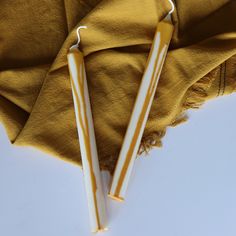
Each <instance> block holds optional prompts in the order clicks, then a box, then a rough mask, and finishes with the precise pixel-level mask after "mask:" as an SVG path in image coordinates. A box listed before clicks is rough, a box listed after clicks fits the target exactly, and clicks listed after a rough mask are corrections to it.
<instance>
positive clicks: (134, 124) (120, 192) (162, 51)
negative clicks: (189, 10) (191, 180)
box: [109, 17, 173, 201]
mask: <svg viewBox="0 0 236 236" xmlns="http://www.w3.org/2000/svg"><path fill="white" fill-rule="evenodd" d="M172 32H173V25H172V23H171V21H170V18H169V17H166V18H165V19H164V20H163V21H161V22H160V23H159V24H158V26H157V30H156V33H155V37H154V40H153V44H152V48H151V51H150V53H149V57H148V62H147V66H146V69H145V72H144V75H143V78H142V81H141V85H140V87H139V91H138V94H137V97H136V101H135V105H134V108H133V111H132V115H131V119H130V121H129V125H128V128H127V130H126V134H125V138H124V141H123V144H122V147H121V151H120V154H119V157H118V162H117V164H116V168H115V172H114V175H113V179H112V184H111V188H110V192H109V196H110V197H111V198H113V199H115V200H119V201H123V200H124V197H125V193H126V189H127V186H128V182H129V179H130V175H131V172H132V169H133V165H134V161H135V158H136V156H137V152H138V149H139V146H140V142H141V138H142V136H143V132H144V128H145V126H146V122H147V119H148V115H149V112H150V108H151V105H152V102H153V98H154V94H155V92H156V88H157V84H158V81H159V77H160V74H161V70H162V66H163V64H164V61H165V57H166V53H167V49H168V45H169V42H170V39H171V37H172Z"/></svg>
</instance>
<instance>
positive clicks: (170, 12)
mask: <svg viewBox="0 0 236 236" xmlns="http://www.w3.org/2000/svg"><path fill="white" fill-rule="evenodd" d="M168 1H169V3H170V4H171V10H170V11H169V15H170V14H172V13H173V12H174V10H175V5H174V3H173V2H172V1H171V0H168Z"/></svg>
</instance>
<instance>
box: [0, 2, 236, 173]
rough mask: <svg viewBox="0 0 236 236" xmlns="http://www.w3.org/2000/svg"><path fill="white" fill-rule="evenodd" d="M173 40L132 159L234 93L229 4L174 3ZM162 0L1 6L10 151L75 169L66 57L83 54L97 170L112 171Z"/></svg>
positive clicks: (234, 14)
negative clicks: (73, 50) (40, 154)
mask: <svg viewBox="0 0 236 236" xmlns="http://www.w3.org/2000/svg"><path fill="white" fill-rule="evenodd" d="M175 7H176V9H175V12H174V13H173V18H172V20H173V24H174V27H175V30H174V34H173V38H172V40H171V44H170V48H169V51H168V54H167V58H166V62H165V64H164V67H163V71H162V73H161V77H160V81H159V84H158V88H157V91H156V94H155V98H154V101H153V104H152V108H151V112H150V115H149V118H148V122H147V126H146V128H145V132H144V135H143V138H142V143H141V146H140V151H139V153H142V152H143V151H148V150H149V149H151V148H152V147H155V146H161V140H162V138H163V136H164V135H165V133H166V130H167V129H168V127H170V126H176V125H178V124H180V123H182V122H183V121H186V120H187V116H186V110H187V109H190V108H199V107H200V106H201V105H202V104H203V103H204V102H205V101H207V100H209V99H213V98H216V97H218V96H222V95H227V94H231V93H233V92H235V90H236V69H235V65H236V56H235V54H236V2H235V1H230V0H214V1H212V0H198V1H195V0H176V1H175ZM170 8H171V6H170V4H169V2H168V1H167V0H84V1H79V0H66V1H59V0H51V1H46V0H42V1H36V0H18V1H14V0H3V1H1V3H0V120H1V122H2V123H3V125H4V127H5V129H6V131H7V134H8V137H9V139H10V141H11V142H12V143H13V144H15V145H21V146H33V147H35V148H37V149H40V150H42V151H45V152H47V153H50V154H52V155H53V156H55V157H58V158H61V159H63V160H66V161H70V162H72V163H74V164H78V165H81V158H80V149H79V142H78V136H77V131H76V122H75V114H74V107H73V106H74V105H73V100H72V92H71V86H70V81H69V72H68V65H67V58H66V54H67V52H68V49H69V47H70V46H71V45H72V44H74V43H75V42H76V40H77V36H76V28H77V27H78V26H80V25H86V26H87V27H88V29H86V30H85V29H84V30H81V31H80V35H81V44H80V49H81V50H82V51H83V53H84V56H85V66H86V72H87V79H88V86H89V92H90V98H91V106H92V113H93V118H94V126H95V133H96V141H97V147H98V154H99V161H100V165H101V168H102V169H106V170H109V171H110V172H111V173H112V171H113V170H114V166H115V163H116V161H117V158H118V154H119V150H120V148H121V145H122V141H123V138H124V135H125V131H126V128H127V125H128V122H129V118H130V115H131V111H132V108H133V105H134V101H135V98H136V95H137V91H138V87H139V84H140V81H141V79H142V75H143V72H144V69H145V65H146V62H147V57H148V53H149V50H150V47H151V44H152V41H153V37H154V34H155V30H156V27H157V24H158V22H160V21H161V20H162V19H163V18H164V17H165V16H166V15H167V14H168V12H169V10H170Z"/></svg>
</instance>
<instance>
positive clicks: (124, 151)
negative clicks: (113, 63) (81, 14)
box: [68, 0, 174, 232]
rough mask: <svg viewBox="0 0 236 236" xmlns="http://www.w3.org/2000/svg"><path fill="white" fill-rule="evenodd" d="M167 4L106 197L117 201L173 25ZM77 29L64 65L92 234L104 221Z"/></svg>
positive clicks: (125, 179) (148, 110) (128, 176)
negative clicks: (77, 138) (76, 38)
mask: <svg viewBox="0 0 236 236" xmlns="http://www.w3.org/2000/svg"><path fill="white" fill-rule="evenodd" d="M169 1H170V0H169ZM170 3H171V5H172V10H171V11H170V12H169V14H168V16H167V17H166V18H165V19H164V20H163V21H161V22H160V23H159V24H158V27H157V30H156V33H155V37H154V41H153V44H152V47H151V51H150V53H149V57H148V62H147V66H146V69H145V72H144V75H143V78H142V81H141V85H140V88H139V91H138V94H137V98H136V102H135V105H134V108H133V111H132V115H131V119H130V122H129V125H128V128H127V131H126V135H125V138H124V142H123V145H122V147H121V151H120V154H119V158H118V162H117V165H116V168H115V172H114V176H113V179H112V184H111V188H110V192H109V196H110V197H111V198H113V199H116V200H119V201H123V200H124V196H125V192H126V190H127V186H128V182H129V178H130V175H131V172H132V169H133V165H134V161H135V157H136V156H137V152H138V148H139V146H140V141H141V138H142V135H143V132H144V128H145V125H146V122H147V119H148V115H149V112H150V109H151V105H152V101H153V98H154V95H155V91H156V88H157V84H158V81H159V77H160V74H161V70H162V66H163V64H164V61H165V57H166V53H167V50H168V46H169V43H170V39H171V36H172V32H173V25H172V23H171V17H170V14H171V13H172V12H173V10H174V5H173V3H172V2H171V1H170ZM81 28H85V27H83V26H82V27H79V28H78V29H77V35H78V43H77V44H76V45H74V46H72V47H71V49H70V52H69V53H68V65H69V71H70V80H71V87H72V94H73V100H74V107H75V115H76V123H77V130H78V135H79V142H80V149H81V157H82V166H83V172H84V181H85V188H86V192H87V199H88V206H89V215H90V221H91V227H92V231H93V232H98V231H101V230H104V229H106V224H107V218H106V212H105V202H104V195H103V189H102V183H101V175H100V169H99V162H98V155H97V149H96V140H95V134H94V127H93V120H92V113H91V106H90V101H89V92H88V87H87V80H86V73H85V67H84V61H83V54H82V52H80V51H79V50H78V46H79V41H80V37H79V29H81Z"/></svg>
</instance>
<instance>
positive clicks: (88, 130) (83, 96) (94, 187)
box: [67, 47, 107, 232]
mask: <svg viewBox="0 0 236 236" xmlns="http://www.w3.org/2000/svg"><path fill="white" fill-rule="evenodd" d="M67 58H68V66H69V71H70V81H71V88H72V94H73V101H74V108H75V116H76V123H77V131H78V136H79V143H80V151H81V158H82V167H83V174H84V182H85V189H86V193H87V201H88V207H89V215H90V222H91V230H92V232H98V231H102V230H106V224H107V219H106V211H105V202H104V193H103V188H102V181H101V174H100V168H99V162H98V154H97V148H96V141H95V133H94V125H93V119H92V112H91V107H90V98H89V92H88V86H87V79H86V73H85V66H84V59H83V54H82V52H80V51H79V50H78V49H77V47H72V48H71V49H70V51H69V53H68V55H67Z"/></svg>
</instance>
